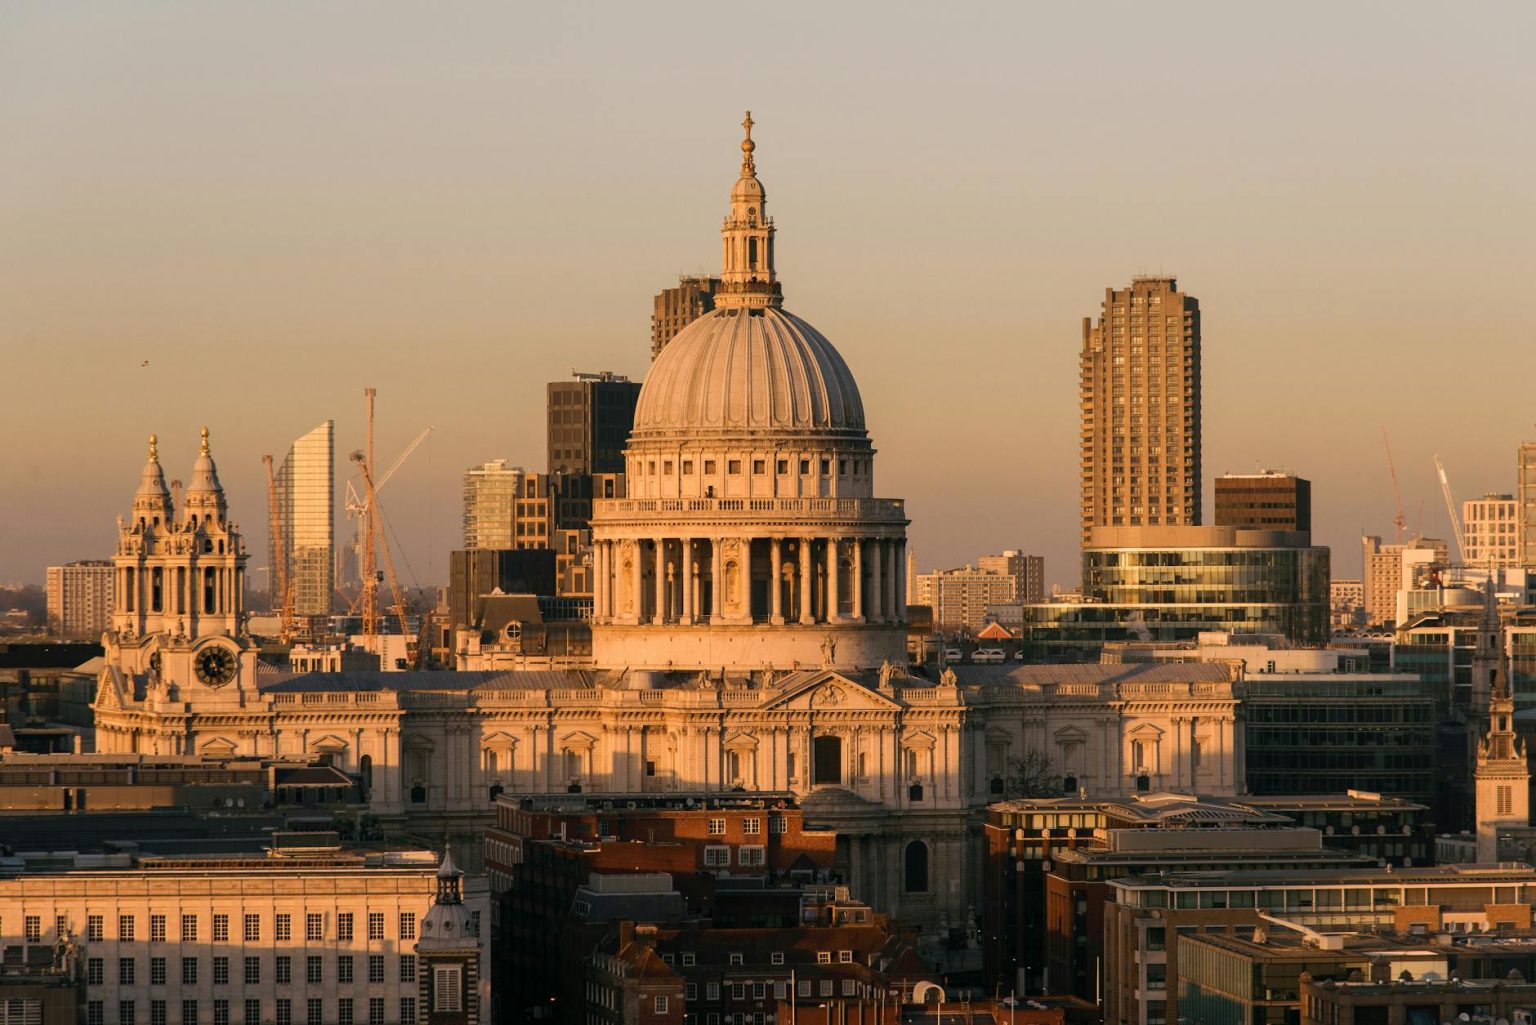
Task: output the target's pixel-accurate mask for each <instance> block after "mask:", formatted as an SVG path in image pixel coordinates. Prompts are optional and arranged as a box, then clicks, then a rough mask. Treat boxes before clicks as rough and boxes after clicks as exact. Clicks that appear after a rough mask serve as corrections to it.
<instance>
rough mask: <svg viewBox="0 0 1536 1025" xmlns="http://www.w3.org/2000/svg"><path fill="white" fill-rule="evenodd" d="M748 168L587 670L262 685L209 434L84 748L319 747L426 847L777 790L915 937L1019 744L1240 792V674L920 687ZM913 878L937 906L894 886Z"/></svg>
mask: <svg viewBox="0 0 1536 1025" xmlns="http://www.w3.org/2000/svg"><path fill="white" fill-rule="evenodd" d="M743 151H744V158H743V166H742V172H741V176H740V179H739V180H738V181H737V183H736V185H735V188H734V189H733V190H732V194H731V213H730V215H729V217H728V218H727V219H726V222H725V226H724V230H723V235H724V240H725V253H726V258H725V272H724V274H723V275H722V278H723V283H722V286H721V289H720V291H719V292H718V293H717V294H716V297H715V303H716V308H715V310H714V311H712V312H711V313H708V314H706V315H704V316H703V317H700V318H699V319H698V320H696V321H694V322H693V323H692V324H690V325H689V326H688V327H687V328H685V329H683V330H682V331H681V332H679V333H678V335H677V336H676V337H675V338H674V339H673V340H672V341H671V343H670V344H668V345H667V346H666V347H665V349H663V350H662V352H661V354H660V355H659V356H658V357H657V359H656V361H655V363H654V364H653V365H652V368H651V372H650V375H649V377H648V378H647V380H646V382H645V386H644V388H643V390H642V392H641V394H640V398H639V403H638V406H637V410H636V418H635V430H634V433H633V435H632V437H631V443H630V448H629V451H628V453H627V477H628V481H629V487H630V492H629V493H630V495H631V496H633V497H630V498H625V499H614V500H606V501H597V502H596V503H595V511H594V516H593V520H592V534H593V542H594V560H595V569H596V586H595V594H594V599H595V612H594V621H593V650H594V657H593V659H592V660H591V662H590V664H587V665H582V666H577V667H563V668H544V669H530V668H521V669H510V670H506V671H495V672H458V673H451V672H410V673H367V672H339V673H304V674H293V673H273V672H268V671H262V672H260V673H258V671H257V667H256V660H255V647H254V645H253V643H252V642H251V640H250V638H249V637H248V636H247V635H246V633H245V632H244V630H243V627H242V625H241V622H240V610H239V607H238V601H239V595H240V593H241V592H240V588H239V587H238V586H234V585H235V584H237V583H238V580H239V577H240V575H241V573H243V568H242V567H243V564H244V559H245V555H244V549H243V547H242V546H241V544H240V542H239V537H238V532H237V531H236V529H235V528H234V526H233V525H231V524H229V523H228V521H227V516H226V510H225V507H224V500H223V494H222V491H219V490H218V489H217V477H216V474H215V473H214V470H213V463H212V459H211V457H209V456H208V455H207V451H206V445H205V446H204V453H203V455H202V456H201V457H200V459H199V462H198V466H197V468H196V470H195V471H194V473H193V478H192V479H193V487H192V488H190V489H189V490H188V493H187V507H186V508H185V509H183V510H173V509H171V508H170V499H169V496H168V495H167V494H166V493H165V488H164V482H163V475H162V473H161V470H160V466H159V463H158V461H157V458H156V455H155V452H154V450H153V448H152V449H151V456H150V461H149V464H148V465H147V466H146V467H145V470H144V475H143V483H142V484H141V486H140V489H139V494H138V495H137V496H136V497H135V500H134V515H133V518H132V520H131V521H125V522H124V523H123V524H122V527H121V531H120V540H119V546H118V555H117V558H116V564H117V567H118V574H119V587H120V588H121V592H122V597H123V599H124V600H123V601H121V602H120V604H119V609H120V612H119V614H118V616H117V617H116V619H115V620H114V630H113V631H112V632H111V634H110V635H109V637H108V650H107V657H106V659H105V662H106V667H105V668H104V669H103V671H102V673H101V676H100V682H99V691H98V696H97V701H96V717H97V720H96V721H97V749H98V750H100V751H104V752H113V751H144V752H155V753H168V754H169V753H175V754H179V753H211V754H220V755H226V754H260V755H323V756H327V757H329V759H330V760H331V762H332V764H334V765H336V766H337V767H338V768H341V769H343V770H344V771H347V772H350V773H355V774H357V775H359V776H360V777H361V778H362V780H363V783H364V786H365V787H366V788H367V790H368V793H369V799H370V804H371V810H372V811H374V812H375V813H377V814H378V815H379V816H381V818H382V819H383V820H384V822H385V824H386V826H389V825H395V826H399V827H401V828H409V829H410V830H412V831H413V832H416V833H417V834H418V835H442V833H443V832H444V831H448V832H450V833H453V834H454V835H455V836H456V837H459V836H466V835H468V834H473V833H478V832H479V830H480V829H481V828H483V826H485V825H487V824H489V822H490V814H491V806H492V801H493V799H494V796H495V795H496V794H499V793H505V792H512V793H529V794H543V793H563V792H568V791H571V790H573V789H576V788H580V789H581V790H582V791H583V792H601V793H612V794H615V795H623V794H629V793H645V792H656V791H674V792H687V791H707V790H725V789H732V788H736V787H741V788H744V789H747V790H778V791H792V792H794V793H795V794H797V795H798V796H800V797H801V798H802V800H803V807H804V809H805V814H806V818H807V820H808V821H811V822H814V823H816V824H818V825H819V826H821V827H823V828H827V829H831V830H835V831H837V833H838V834H839V844H840V848H839V860H840V866H841V867H842V869H843V870H844V871H845V872H846V874H847V875H848V877H849V880H850V882H851V883H852V884H853V886H854V890H855V892H856V893H857V894H858V895H859V896H860V897H861V898H863V899H866V900H868V901H869V902H870V903H871V904H873V905H874V906H875V907H877V908H878V909H880V910H882V911H891V912H895V913H898V914H900V915H902V916H903V917H905V918H907V919H909V920H911V921H913V922H915V923H917V924H922V925H925V926H928V927H940V926H944V925H946V924H948V925H954V926H959V925H961V924H962V923H963V922H964V920H965V916H966V914H967V912H968V910H969V909H970V908H972V907H974V906H975V904H976V903H977V902H978V901H979V899H980V893H979V892H973V889H972V888H974V887H978V886H979V883H978V882H977V881H978V880H979V879H980V878H981V873H980V871H979V865H980V857H981V854H980V850H979V848H978V847H977V846H976V845H975V844H974V842H973V841H972V840H971V836H972V834H973V832H974V830H972V829H971V828H970V827H971V826H972V825H973V824H974V823H975V822H977V821H979V819H980V817H981V815H982V813H983V810H984V808H985V806H986V804H987V803H988V801H989V800H992V799H993V798H994V796H995V795H996V794H998V793H1000V792H1002V791H1003V789H1004V787H1005V785H1006V778H1007V777H1008V775H1009V774H1010V771H1011V770H1010V759H1016V758H1020V757H1022V756H1023V755H1024V754H1025V753H1026V752H1029V751H1034V752H1039V753H1040V754H1043V755H1044V756H1045V757H1046V758H1048V759H1049V762H1050V765H1051V766H1052V770H1053V771H1054V772H1055V773H1056V774H1057V775H1060V776H1061V777H1063V784H1064V787H1067V788H1072V789H1075V788H1078V787H1081V788H1085V789H1086V790H1088V792H1090V793H1092V794H1094V795H1101V794H1102V795H1104V796H1124V795H1127V794H1130V793H1133V792H1135V791H1137V790H1139V789H1148V788H1150V789H1158V790H1161V789H1171V788H1190V789H1193V790H1196V791H1198V792H1199V793H1202V794H1210V795H1229V794H1237V793H1241V792H1242V789H1243V787H1242V766H1243V757H1242V751H1241V746H1240V745H1241V741H1240V739H1239V735H1238V734H1236V733H1234V730H1233V722H1234V717H1235V716H1234V713H1235V707H1236V695H1235V693H1234V680H1233V679H1232V676H1231V673H1230V672H1229V670H1228V669H1227V668H1225V667H1222V666H1202V665H1180V666H1062V667H1041V666H1028V667H1016V668H1008V667H1003V666H966V667H959V668H958V669H957V670H951V671H948V672H946V673H944V675H943V676H942V677H941V678H938V679H928V678H924V677H922V676H919V675H916V674H915V673H909V671H908V670H907V668H906V667H905V658H904V652H905V640H906V638H905V634H906V623H905V618H906V616H905V613H906V587H905V579H904V574H903V567H904V566H905V564H906V559H905V556H904V551H905V547H906V525H907V520H906V518H905V513H904V509H903V505H902V502H901V500H899V499H891V498H880V497H876V495H877V493H876V490H875V487H874V448H873V446H872V444H871V441H870V438H869V435H868V433H867V430H866V426H865V420H864V412H863V405H862V401H861V399H860V396H859V392H858V387H857V385H856V383H855V382H854V378H853V375H852V373H851V372H850V371H849V369H848V367H847V365H846V363H845V362H844V361H843V359H842V357H841V356H840V355H839V354H838V353H837V351H836V350H835V349H834V348H833V347H832V345H831V343H830V342H828V341H827V339H826V338H825V337H824V336H822V335H821V334H820V333H819V332H817V331H816V330H815V329H814V328H812V327H811V326H810V325H809V324H807V323H806V322H805V321H803V320H801V319H799V318H798V317H795V316H793V315H792V314H789V313H787V312H785V311H784V310H783V309H782V305H781V298H780V294H779V285H778V282H777V279H776V276H775V273H774V265H773V241H774V227H773V223H772V221H770V220H769V219H768V218H767V217H766V216H765V214H764V210H763V205H764V193H763V188H762V185H761V183H759V182H758V180H757V178H756V174H755V170H754V166H753V159H752V152H753V143H752V141H751V139H750V136H749V137H748V139H747V140H746V141H745V142H744V143H743ZM167 582H169V583H167ZM184 584H187V585H189V586H192V585H195V586H192V589H191V590H190V591H188V590H185V589H184V587H183V585H184ZM226 585H228V587H229V589H228V590H227V591H226V589H225V588H226ZM1197 743H1198V744H1199V745H1200V748H1199V749H1200V752H1201V756H1200V757H1199V758H1198V759H1197V758H1195V757H1193V755H1192V752H1193V751H1194V745H1196V744H1197ZM458 845H459V840H458V839H457V838H456V839H455V846H456V849H457V847H458ZM467 846H468V845H467V844H466V847H467ZM466 855H467V856H466V861H467V862H469V863H470V864H471V865H472V866H473V865H474V864H475V857H474V855H473V853H471V852H470V851H468V850H467V851H466ZM908 858H924V859H927V863H928V864H930V865H931V866H932V871H931V872H930V873H928V878H929V879H931V880H932V881H933V882H932V885H931V886H930V887H929V888H928V889H926V890H924V891H922V892H905V891H904V890H903V888H902V885H901V880H902V878H903V873H902V866H903V864H904V863H905V861H906V859H908ZM970 868H974V869H976V870H974V871H972V870H968V869H970Z"/></svg>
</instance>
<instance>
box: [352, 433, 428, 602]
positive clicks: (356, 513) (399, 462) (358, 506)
mask: <svg viewBox="0 0 1536 1025" xmlns="http://www.w3.org/2000/svg"><path fill="white" fill-rule="evenodd" d="M431 433H432V428H431V427H425V428H423V429H422V431H421V433H420V434H418V435H416V437H414V438H412V439H411V442H410V444H408V445H406V446H405V448H403V449H401V450H400V454H399V455H397V456H396V457H395V460H394V462H392V463H390V464H389V468H388V469H386V470H385V471H384V472H383V473H382V474H380V475H379V478H378V480H377V481H375V483H374V490H375V491H378V490H381V489H382V488H383V487H384V485H386V484H388V483H389V480H390V478H391V477H393V476H394V475H395V472H396V471H397V470H399V469H400V467H402V466H404V465H405V461H406V460H407V459H409V458H410V457H411V454H412V453H413V452H415V451H416V449H417V448H419V447H420V446H421V443H422V442H424V441H426V440H427V436H428V435H430V434H431ZM369 465H370V466H371V465H372V464H371V463H370V464H369ZM360 479H361V474H359V475H358V477H354V478H353V480H349V481H347V488H346V498H345V501H344V503H343V507H344V509H345V510H346V514H347V516H348V518H350V519H351V520H352V540H351V542H350V543H348V544H347V545H346V546H345V547H342V548H338V549H337V550H336V579H337V581H338V582H339V581H340V580H341V579H342V575H343V572H344V567H345V564H346V555H345V553H346V552H347V551H348V550H350V551H351V552H352V566H353V568H354V569H355V570H356V571H357V573H358V576H359V577H361V576H362V570H363V529H362V520H363V513H364V511H365V504H364V495H363V494H359V493H358V489H357V488H355V487H353V481H355V480H360ZM366 490H367V489H366V488H365V489H364V494H366ZM339 588H340V584H339V583H338V589H339ZM348 589H349V590H350V585H348ZM355 603H356V597H355V596H352V597H349V598H348V604H349V605H355Z"/></svg>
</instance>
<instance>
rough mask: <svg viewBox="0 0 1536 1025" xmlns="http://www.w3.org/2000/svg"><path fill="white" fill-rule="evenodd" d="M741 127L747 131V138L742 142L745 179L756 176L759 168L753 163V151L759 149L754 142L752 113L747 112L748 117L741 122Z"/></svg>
mask: <svg viewBox="0 0 1536 1025" xmlns="http://www.w3.org/2000/svg"><path fill="white" fill-rule="evenodd" d="M741 127H742V128H743V129H745V130H746V133H747V137H746V138H745V139H742V140H741V173H742V176H743V177H746V176H748V175H752V174H756V173H757V168H756V167H755V166H754V165H753V163H752V151H753V150H755V149H757V143H755V142H753V141H752V112H751V111H750V110H749V111H747V116H746V118H745V119H743V120H742V122H741Z"/></svg>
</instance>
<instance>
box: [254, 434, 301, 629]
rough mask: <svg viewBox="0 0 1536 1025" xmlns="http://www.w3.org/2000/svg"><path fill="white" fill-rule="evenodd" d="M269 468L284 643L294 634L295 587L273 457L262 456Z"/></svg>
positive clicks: (275, 586)
mask: <svg viewBox="0 0 1536 1025" xmlns="http://www.w3.org/2000/svg"><path fill="white" fill-rule="evenodd" d="M261 462H262V465H263V466H265V467H266V468H267V516H268V518H269V520H270V525H271V530H272V562H273V563H274V566H273V568H272V577H271V581H272V586H273V589H274V593H275V594H276V595H277V596H278V612H277V616H278V619H277V622H278V639H279V640H281V641H282V642H283V643H284V644H287V643H288V639H289V637H290V636H292V634H293V588H292V587H291V586H290V585H289V582H288V547H287V545H285V544H284V543H283V517H282V515H281V513H280V512H279V510H278V506H277V478H276V477H274V476H273V475H272V457H271V456H262V457H261Z"/></svg>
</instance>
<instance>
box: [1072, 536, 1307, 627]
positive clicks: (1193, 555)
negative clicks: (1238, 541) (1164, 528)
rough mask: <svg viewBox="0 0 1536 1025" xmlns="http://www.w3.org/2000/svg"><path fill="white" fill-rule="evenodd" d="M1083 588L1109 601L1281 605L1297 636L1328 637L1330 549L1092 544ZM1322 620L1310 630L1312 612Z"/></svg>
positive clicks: (1085, 555)
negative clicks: (1098, 546)
mask: <svg viewBox="0 0 1536 1025" xmlns="http://www.w3.org/2000/svg"><path fill="white" fill-rule="evenodd" d="M1083 591H1084V593H1085V594H1087V595H1090V596H1091V597H1093V598H1095V599H1097V600H1099V601H1102V602H1104V603H1105V604H1109V605H1230V606H1257V605H1270V606H1281V607H1284V608H1286V609H1290V610H1293V611H1292V612H1290V613H1281V612H1280V610H1279V609H1276V610H1275V613H1260V614H1261V615H1274V614H1276V613H1278V614H1280V618H1284V619H1287V620H1289V621H1290V622H1291V623H1292V628H1291V629H1287V630H1285V631H1283V632H1284V633H1286V634H1287V635H1291V634H1292V633H1293V630H1295V629H1301V630H1303V631H1310V635H1309V636H1306V637H1302V636H1292V640H1316V641H1326V640H1327V639H1328V636H1327V627H1328V549H1326V548H1313V547H1306V548H1174V549H1162V550H1159V549H1144V548H1137V549H1113V548H1111V549H1093V548H1090V549H1087V550H1085V551H1084V552H1083ZM1314 610H1316V611H1318V612H1320V614H1321V619H1320V620H1319V621H1318V622H1317V624H1316V625H1315V629H1311V624H1309V622H1308V620H1309V617H1310V615H1311V614H1312V613H1313V611H1314Z"/></svg>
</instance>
